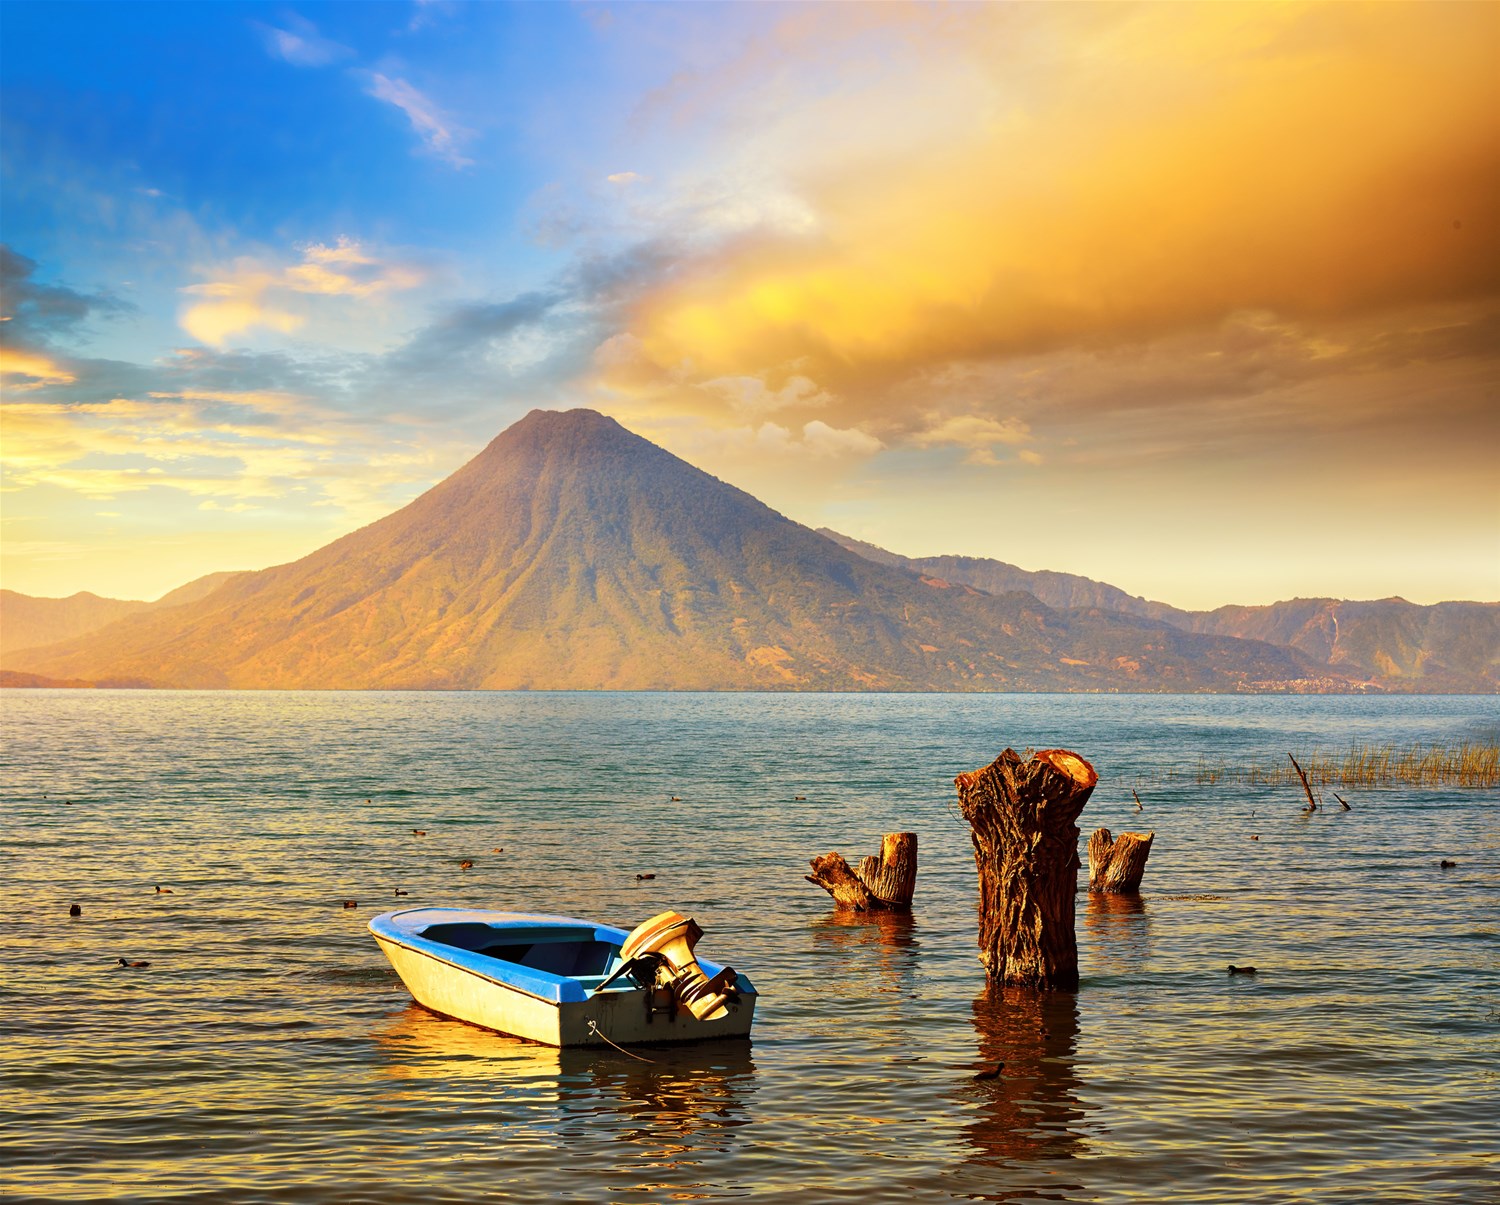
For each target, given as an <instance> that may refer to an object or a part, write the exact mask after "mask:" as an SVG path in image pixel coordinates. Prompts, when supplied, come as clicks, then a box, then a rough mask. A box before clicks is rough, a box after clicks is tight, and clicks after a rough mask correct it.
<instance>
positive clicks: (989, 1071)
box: [974, 1063, 1005, 1079]
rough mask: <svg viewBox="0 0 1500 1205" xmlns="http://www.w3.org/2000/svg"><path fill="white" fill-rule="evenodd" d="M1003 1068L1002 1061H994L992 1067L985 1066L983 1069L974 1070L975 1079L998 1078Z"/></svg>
mask: <svg viewBox="0 0 1500 1205" xmlns="http://www.w3.org/2000/svg"><path fill="white" fill-rule="evenodd" d="M1004 1070H1005V1064H1004V1063H996V1064H995V1065H994V1066H993V1067H986V1068H985V1069H984V1070H983V1071H976V1072H974V1078H975V1079H999V1078H1000V1073H1001V1072H1002V1071H1004Z"/></svg>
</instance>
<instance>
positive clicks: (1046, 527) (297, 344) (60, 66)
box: [0, 0, 1500, 609]
mask: <svg viewBox="0 0 1500 1205" xmlns="http://www.w3.org/2000/svg"><path fill="white" fill-rule="evenodd" d="M0 170H3V175H0V181H3V182H0V244H3V249H0V288H3V314H0V317H3V319H4V321H3V322H0V386H3V401H0V584H3V585H4V586H5V587H7V588H9V589H13V590H18V591H21V592H23V593H27V594H34V595H43V596H49V597H57V596H63V595H67V594H71V593H73V592H74V591H78V590H91V591H93V592H95V593H98V594H102V595H106V596H111V597H125V598H155V597H157V596H159V595H161V594H163V593H165V592H166V591H168V590H170V589H172V588H174V587H176V586H178V585H181V584H183V583H185V582H187V581H189V580H191V579H193V578H196V577H198V576H200V575H202V574H206V573H210V572H214V571H219V570H227V569H254V568H262V567H265V566H268V565H273V564H279V563H283V562H286V561H289V560H293V559H295V558H297V557H299V556H302V555H305V554H306V553H308V552H310V551H312V550H313V549H315V548H318V547H320V546H322V545H323V544H325V543H327V542H329V541H330V540H332V539H334V538H336V537H337V536H339V535H342V534H344V533H345V532H347V531H351V530H353V529H355V528H357V527H360V526H363V525H364V524H366V523H369V522H372V521H374V520H375V519H377V518H379V517H381V516H382V515H384V514H387V513H389V512H390V511H392V510H394V509H396V508H397V507H399V506H401V505H404V504H405V503H406V502H408V501H410V500H411V499H412V498H414V497H416V496H417V495H418V494H420V493H421V492H422V491H423V490H425V489H427V488H428V487H430V486H431V485H433V484H435V483H436V482H437V481H439V480H441V479H442V478H443V477H445V476H446V475H447V474H449V473H451V472H452V471H453V470H454V469H456V468H458V467H459V466H460V465H461V464H462V463H464V462H465V461H466V460H467V459H469V458H470V457H471V456H473V455H474V454H476V453H477V452H478V451H479V450H480V449H481V448H482V447H483V446H484V445H485V444H486V443H487V442H488V441H489V440H490V439H492V438H493V437H494V436H495V435H496V434H498V433H499V432H500V431H501V430H503V429H504V428H505V427H507V426H509V425H510V424H511V423H513V422H515V421H516V420H517V419H519V418H521V417H522V416H523V415H524V414H526V413H527V412H528V411H529V410H531V409H533V408H537V407H541V408H547V409H562V408H571V407H575V406H587V407H590V408H593V409H597V410H601V411H603V412H605V413H607V414H610V415H612V416H614V417H615V418H617V419H618V420H619V421H620V422H621V423H623V424H624V425H625V426H627V427H629V428H630V429H631V430H634V431H636V432H638V433H639V434H641V435H643V436H645V437H646V438H648V439H651V440H652V441H654V442H656V443H659V444H661V445H662V446H664V447H666V448H668V449H669V450H670V451H672V452H674V453H676V454H677V455H679V456H681V457H683V458H684V459H686V460H688V461H690V462H692V463H693V464H696V465H698V466H699V467H701V468H703V469H705V470H707V471H708V472H711V473H713V474H715V475H716V476H718V477H721V478H722V479H724V480H726V481H728V482H730V483H732V484H734V485H736V486H739V487H740V488H742V489H745V490H747V491H749V492H750V493H752V494H754V495H756V496H757V497H759V498H761V499H762V500H763V501H765V502H766V503H768V504H769V505H770V506H772V507H774V508H775V509H777V510H779V511H780V512H782V513H783V514H785V515H787V516H789V517H790V518H793V519H795V520H797V521H799V522H802V523H806V524H808V525H810V526H814V527H817V526H828V527H832V528H835V529H837V530H839V531H841V532H844V533H846V534H848V535H851V536H855V537H857V538H859V539H863V540H868V541H870V542H873V543H876V544H879V545H882V546H884V547H886V548H889V549H891V550H893V551H896V552H900V553H904V554H907V555H909V556H929V555H941V554H962V555H969V556H988V557H995V558H998V559H1000V560H1004V561H1008V562H1010V563H1012V564H1016V565H1020V566H1021V567H1022V568H1026V569H1033V570H1035V569H1053V570H1062V571H1066V572H1071V573H1080V574H1084V575H1086V576H1089V577H1093V578H1096V579H1099V580H1103V581H1107V582H1110V583H1112V584H1114V585H1116V586H1119V587H1121V588H1123V589H1126V590H1128V591H1130V592H1131V593H1134V594H1139V595H1143V596H1146V597H1148V598H1155V599H1160V600H1162V601H1165V602H1170V603H1173V604H1175V605H1177V606H1181V607H1188V608H1198V609H1207V608H1211V607H1216V606H1220V605H1223V604H1227V603H1244V604H1255V603H1268V602H1272V601H1275V600H1278V599H1285V598H1292V597H1327V596H1333V597H1344V598H1383V597H1390V596H1393V595H1399V596H1401V597H1404V598H1408V599H1410V600H1412V601H1415V602H1421V603H1432V602H1438V601H1441V600H1446V599H1477V600H1485V601H1492V600H1497V599H1500V470H1497V466H1500V371H1497V370H1500V5H1496V4H1485V3H1478V4H1463V3H1437V4H1428V3H1420V4H1402V3H1381V4H1373V5H1363V4H1357V3H1338V4H1313V5H1304V4H1297V3H1286V4H1236V3H1220V4H1211V5H1209V4H1204V5H1196V4H1165V5H1158V4H1142V5H1136V4H1125V3H1118V4H1107V5H1092V4H1086V3H1077V4H1005V3H992V4H983V5H932V4H914V5H905V4H897V3H882V4H860V3H838V4H822V5H797V4H736V5H715V4H693V3H674V4H663V5H657V4H649V3H634V4H621V5H612V4H593V3H577V4H569V3H530V4H503V3H485V4H466V3H458V2H450V0H425V2H419V3H405V2H403V3H390V4H384V3H368V2H367V3H360V4H310V3H300V4H299V3H293V4H274V5H263V4H234V3H214V4H166V3H150V4H137V3H123V2H122V3H113V4H83V3H66V4H65V3H45V4H32V3H25V2H19V0H7V2H6V3H5V4H4V5H0Z"/></svg>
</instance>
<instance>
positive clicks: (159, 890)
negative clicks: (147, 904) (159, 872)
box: [156, 883, 177, 895]
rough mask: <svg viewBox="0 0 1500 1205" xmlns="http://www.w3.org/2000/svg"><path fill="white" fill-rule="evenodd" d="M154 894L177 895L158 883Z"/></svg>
mask: <svg viewBox="0 0 1500 1205" xmlns="http://www.w3.org/2000/svg"><path fill="white" fill-rule="evenodd" d="M156 894H157V895H176V894H177V893H176V892H175V891H173V890H172V889H171V888H170V887H163V886H162V885H161V884H160V883H158V884H157V885H156Z"/></svg>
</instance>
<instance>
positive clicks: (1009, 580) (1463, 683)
mask: <svg viewBox="0 0 1500 1205" xmlns="http://www.w3.org/2000/svg"><path fill="white" fill-rule="evenodd" d="M822 534H824V535H826V536H828V537H829V538H830V539H832V540H834V541H835V542H837V543H838V544H840V545H841V546H842V547H844V548H847V549H849V550H850V551H853V552H857V553H859V554H860V555H861V556H864V557H866V558H868V559H869V560H871V561H874V562H875V563H877V564H882V565H887V566H892V567H900V568H906V569H910V570H912V571H913V572H916V573H922V574H929V575H938V576H942V577H943V578H945V579H946V580H948V581H952V582H955V583H961V584H963V585H968V586H972V587H974V588H976V589H980V590H987V591H999V590H1025V591H1028V592H1030V593H1031V594H1033V595H1035V596H1036V597H1037V598H1038V599H1040V600H1041V601H1042V602H1044V603H1046V604H1048V605H1049V606H1053V607H1101V608H1107V609H1109V610H1112V611H1117V612H1123V613H1126V614H1131V615H1139V616H1142V617H1145V618H1150V619H1153V620H1158V621H1162V622H1165V623H1169V624H1171V625H1173V626H1174V627H1176V628H1178V629H1180V630H1182V631H1185V632H1198V633H1201V634H1204V635H1214V636H1233V637H1238V638H1241V639H1248V640H1262V641H1266V642H1267V643H1269V644H1274V645H1278V646H1280V647H1283V648H1289V649H1295V650H1297V651H1298V652H1299V653H1301V654H1303V655H1305V656H1307V657H1309V658H1311V659H1312V661H1313V662H1314V663H1316V664H1317V665H1318V666H1319V667H1321V669H1322V670H1323V671H1324V672H1326V673H1328V674H1331V675H1336V676H1339V677H1347V678H1350V679H1353V680H1354V681H1357V682H1369V683H1373V684H1377V685H1378V686H1379V687H1380V688H1381V689H1384V690H1395V691H1412V690H1417V691H1422V692H1425V693H1441V692H1448V691H1451V692H1457V693H1470V692H1481V693H1489V692H1492V691H1496V690H1500V603H1483V602H1444V603H1436V604H1433V605H1431V606H1419V605H1417V604H1415V603H1409V602H1407V601H1406V600H1405V599H1402V598H1387V599H1380V600H1377V601H1372V602H1350V601H1344V600H1340V599H1333V598H1314V599H1302V598H1299V599H1291V600H1289V601H1286V602H1278V603H1272V604H1269V605H1267V606H1254V607H1249V606H1227V607H1220V608H1218V609H1217V610H1213V611H1184V610H1180V609H1178V608H1176V607H1172V606H1169V605H1167V604H1166V603H1161V602H1152V601H1149V600H1147V599H1144V598H1138V597H1136V596H1134V595H1130V594H1126V593H1125V592H1124V591H1123V590H1120V589H1117V588H1116V587H1114V586H1111V585H1108V584H1107V583H1104V582H1096V581H1093V580H1092V579H1090V578H1086V577H1079V576H1077V575H1075V574H1070V573H1052V572H1048V571H1045V570H1044V571H1040V572H1030V571H1027V570H1025V569H1019V568H1017V567H1016V566H1015V565H1010V564H1007V563H1005V562H1004V561H996V560H989V559H986V558H983V557H958V556H938V557H904V556H900V555H899V554H897V553H893V552H887V551H886V550H885V549H883V548H879V547H877V546H876V545H874V544H867V543H865V542H863V541H861V540H855V539H853V538H852V537H849V536H844V535H840V534H839V533H838V532H835V531H831V530H829V529H827V528H823V529H822Z"/></svg>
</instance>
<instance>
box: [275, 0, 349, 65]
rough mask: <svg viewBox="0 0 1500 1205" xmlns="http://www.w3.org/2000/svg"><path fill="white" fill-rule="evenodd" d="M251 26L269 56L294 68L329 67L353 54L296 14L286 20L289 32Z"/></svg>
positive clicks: (290, 15)
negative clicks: (256, 32)
mask: <svg viewBox="0 0 1500 1205" xmlns="http://www.w3.org/2000/svg"><path fill="white" fill-rule="evenodd" d="M251 24H252V25H254V26H255V28H256V30H257V31H258V32H259V33H260V36H261V41H262V42H263V43H264V44H265V48H266V53H268V54H269V55H271V56H272V57H273V58H278V59H281V60H282V61H283V62H287V63H291V64H292V65H293V66H294V67H326V66H328V64H330V63H335V62H338V61H339V60H340V59H346V58H350V57H352V56H353V54H354V51H352V50H351V49H349V47H347V46H342V45H340V44H339V43H338V42H334V41H331V40H329V39H328V38H325V37H323V36H322V35H321V34H320V33H318V28H317V26H316V25H314V24H313V23H312V22H311V21H308V20H306V19H305V18H303V17H299V16H297V15H296V14H295V13H292V14H289V15H288V17H287V24H288V25H289V26H290V28H289V29H278V28H277V27H276V26H274V25H263V24H261V23H260V22H259V21H253V22H251Z"/></svg>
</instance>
